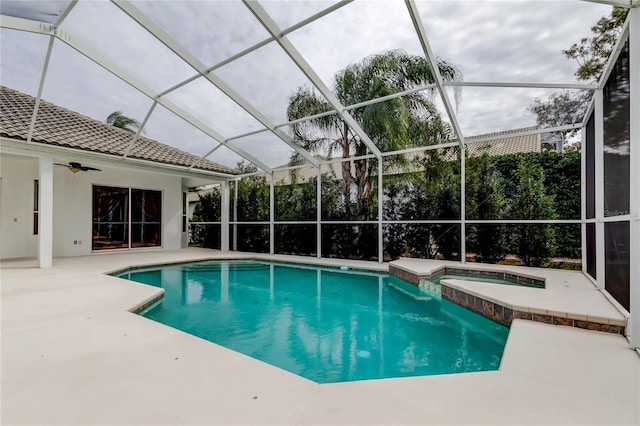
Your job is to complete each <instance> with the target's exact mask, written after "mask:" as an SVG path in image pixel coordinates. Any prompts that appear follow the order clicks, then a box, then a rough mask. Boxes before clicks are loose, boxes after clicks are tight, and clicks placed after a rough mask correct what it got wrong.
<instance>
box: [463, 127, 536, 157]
mask: <svg viewBox="0 0 640 426" xmlns="http://www.w3.org/2000/svg"><path fill="white" fill-rule="evenodd" d="M535 130H539V127H525V128H522V129H515V130H507V131H504V132H495V133H486V134H484V135H476V136H470V137H466V138H465V139H464V140H465V142H466V143H467V153H468V154H469V156H470V157H478V156H480V155H482V154H485V153H486V154H488V155H490V156H494V155H506V154H515V153H517V152H540V150H541V145H540V144H541V137H540V134H539V133H538V134H528V135H518V134H519V133H524V132H528V131H535ZM489 138H497V139H495V140H489V141H484V142H475V143H474V141H477V140H482V139H489Z"/></svg>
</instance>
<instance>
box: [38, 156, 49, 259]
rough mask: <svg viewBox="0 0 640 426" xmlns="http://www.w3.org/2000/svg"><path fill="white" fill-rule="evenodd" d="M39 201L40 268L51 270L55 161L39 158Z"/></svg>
mask: <svg viewBox="0 0 640 426" xmlns="http://www.w3.org/2000/svg"><path fill="white" fill-rule="evenodd" d="M39 168H40V175H39V181H40V182H39V187H40V191H39V192H40V193H39V201H38V209H39V211H38V266H39V267H40V268H50V267H51V265H52V263H53V159H52V158H51V157H40V158H39Z"/></svg>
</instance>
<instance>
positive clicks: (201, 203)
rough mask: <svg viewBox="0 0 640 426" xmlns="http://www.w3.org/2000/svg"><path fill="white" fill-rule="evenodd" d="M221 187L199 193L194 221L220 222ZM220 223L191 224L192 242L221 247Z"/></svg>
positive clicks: (208, 246)
mask: <svg viewBox="0 0 640 426" xmlns="http://www.w3.org/2000/svg"><path fill="white" fill-rule="evenodd" d="M220 200H221V196H220V188H214V189H212V190H211V191H209V192H206V193H204V194H199V195H198V202H197V203H196V205H195V207H194V210H193V218H192V221H193V222H220V212H221V210H220V208H221V201H220ZM220 235H221V234H220V225H196V224H192V225H191V236H190V237H191V238H190V239H191V242H192V243H195V244H198V245H200V246H202V247H207V248H215V249H219V248H220Z"/></svg>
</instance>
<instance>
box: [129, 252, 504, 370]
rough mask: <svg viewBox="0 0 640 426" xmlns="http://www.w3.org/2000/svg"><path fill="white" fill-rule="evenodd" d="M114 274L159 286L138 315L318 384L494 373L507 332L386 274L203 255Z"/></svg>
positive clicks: (502, 327)
mask: <svg viewBox="0 0 640 426" xmlns="http://www.w3.org/2000/svg"><path fill="white" fill-rule="evenodd" d="M118 276H119V277H121V278H126V279H130V280H133V281H138V282H142V283H146V284H150V285H154V286H157V287H162V288H164V289H165V295H164V299H163V300H162V302H161V303H160V304H158V305H156V306H154V307H152V308H151V309H149V310H147V311H146V312H143V315H144V316H145V317H147V318H150V319H153V320H155V321H158V322H161V323H163V324H166V325H169V326H171V327H174V328H177V329H179V330H182V331H185V332H187V333H190V334H193V335H195V336H198V337H201V338H203V339H206V340H209V341H211V342H215V343H217V344H219V345H222V346H225V347H227V348H229V349H232V350H234V351H237V352H241V353H243V354H246V355H249V356H251V357H253V358H256V359H259V360H261V361H264V362H267V363H269V364H272V365H275V366H277V367H280V368H282V369H285V370H288V371H290V372H292V373H295V374H298V375H300V376H303V377H306V378H308V379H311V380H313V381H315V382H318V383H332V382H344V381H354V380H366V379H381V378H389V377H405V376H421V375H433V374H449V373H461V372H470V371H483V370H495V369H497V368H498V367H499V365H500V359H501V357H502V352H503V349H504V345H505V342H506V338H507V334H508V328H507V327H505V326H502V325H500V324H498V323H495V322H493V321H490V320H488V319H486V318H484V317H482V316H480V315H477V314H475V313H473V312H471V311H468V310H466V309H463V308H461V307H459V306H457V305H455V304H453V303H450V302H448V301H446V300H440V299H439V298H437V297H436V295H435V294H430V293H428V292H425V291H424V290H420V289H418V288H416V287H414V286H412V285H410V284H408V283H406V282H404V281H402V280H399V279H397V278H395V277H389V276H388V275H387V274H377V273H370V272H361V271H353V270H349V271H343V270H340V269H330V268H315V267H306V266H297V265H289V264H277V263H276V264H273V263H272V264H270V263H263V262H207V263H197V264H182V265H172V266H165V267H161V268H155V269H149V270H134V271H130V272H125V273H121V274H119V275H118ZM212 362H213V361H212Z"/></svg>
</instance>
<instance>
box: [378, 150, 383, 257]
mask: <svg viewBox="0 0 640 426" xmlns="http://www.w3.org/2000/svg"><path fill="white" fill-rule="evenodd" d="M382 161H384V158H383V157H378V263H382V261H383V260H384V233H383V229H382V213H383V207H384V205H383V201H384V200H383V198H384V197H383V194H384V192H383V188H382V172H383V170H384V168H383V167H382V166H383V164H382Z"/></svg>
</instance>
